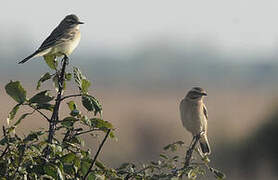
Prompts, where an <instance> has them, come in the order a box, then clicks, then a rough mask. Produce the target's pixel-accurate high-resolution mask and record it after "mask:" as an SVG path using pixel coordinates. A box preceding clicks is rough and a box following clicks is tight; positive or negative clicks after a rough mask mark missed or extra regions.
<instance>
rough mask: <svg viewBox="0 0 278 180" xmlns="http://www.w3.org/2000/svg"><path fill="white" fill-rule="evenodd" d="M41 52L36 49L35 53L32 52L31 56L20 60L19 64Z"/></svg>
mask: <svg viewBox="0 0 278 180" xmlns="http://www.w3.org/2000/svg"><path fill="white" fill-rule="evenodd" d="M38 53H39V52H38V51H36V52H34V53H33V54H31V55H30V56H28V57H27V58H25V59H23V60H22V61H20V62H19V63H18V64H23V63H25V62H26V61H28V60H29V59H31V58H32V57H34V56H35V55H37V54H38Z"/></svg>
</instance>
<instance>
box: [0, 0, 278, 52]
mask: <svg viewBox="0 0 278 180" xmlns="http://www.w3.org/2000/svg"><path fill="white" fill-rule="evenodd" d="M54 4H55V5H54ZM0 10H1V16H0V25H1V27H2V28H1V30H0V31H1V32H2V34H3V35H4V39H5V40H10V39H12V38H13V37H14V36H15V35H17V36H19V37H20V38H22V39H24V40H28V41H29V40H30V47H33V46H39V45H40V44H41V42H42V41H43V40H44V39H45V38H46V37H47V36H48V35H49V33H50V32H51V31H52V29H53V28H54V27H55V26H56V25H57V24H58V23H59V22H60V21H61V20H62V19H63V18H64V16H65V15H67V14H70V13H74V14H77V15H78V16H79V17H80V19H81V20H82V21H84V22H85V24H84V25H83V26H82V27H81V32H82V40H81V43H80V46H83V47H90V46H99V47H102V46H104V47H111V48H113V47H114V48H127V47H130V46H134V45H136V44H137V43H140V42H144V41H147V40H149V39H160V38H162V37H168V38H170V39H171V38H173V39H175V40H179V41H189V42H190V41H201V42H202V41H204V42H209V43H213V45H214V46H215V47H216V48H218V49H220V50H223V51H226V52H229V51H231V52H233V51H238V52H239V53H241V52H249V51H256V52H257V51H262V52H264V51H266V52H267V51H275V49H276V47H277V45H278V20H277V19H278V1H277V0H276V1H275V0H273V1H272V0H266V1H263V0H260V1H256V0H229V1H228V0H207V1H204V0H164V1H163V0H156V1H154V0H137V1H133V0H114V1H107V0H99V1H95V0H90V1H80V0H79V1H78V0H75V1H72V0H59V1H57V0H47V1H38V0H28V1H27V0H26V1H14V0H13V1H12V0H10V1H3V2H2V3H1V7H0ZM19 31H20V32H19ZM28 46H29V45H28ZM33 49H35V48H33ZM33 49H32V50H33Z"/></svg>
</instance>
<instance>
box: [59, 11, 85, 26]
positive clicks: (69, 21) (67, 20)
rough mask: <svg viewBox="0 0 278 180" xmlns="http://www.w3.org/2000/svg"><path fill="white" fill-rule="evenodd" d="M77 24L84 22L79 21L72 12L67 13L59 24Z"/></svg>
mask: <svg viewBox="0 0 278 180" xmlns="http://www.w3.org/2000/svg"><path fill="white" fill-rule="evenodd" d="M79 24H84V22H80V21H79V18H78V17H77V16H76V15H74V14H70V15H67V16H66V17H65V18H64V19H63V20H62V22H61V23H60V25H61V26H64V27H75V26H78V25H79ZM60 25H59V26H60Z"/></svg>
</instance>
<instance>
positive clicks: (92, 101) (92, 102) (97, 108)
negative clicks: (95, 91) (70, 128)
mask: <svg viewBox="0 0 278 180" xmlns="http://www.w3.org/2000/svg"><path fill="white" fill-rule="evenodd" d="M82 105H83V106H84V107H85V108H86V109H87V110H88V111H94V115H97V113H99V114H101V112H102V107H101V104H100V103H99V102H98V100H97V99H96V98H94V97H93V96H91V95H83V96H82Z"/></svg>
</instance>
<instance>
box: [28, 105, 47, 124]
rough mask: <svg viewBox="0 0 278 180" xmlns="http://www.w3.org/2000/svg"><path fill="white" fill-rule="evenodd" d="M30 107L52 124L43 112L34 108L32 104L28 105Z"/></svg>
mask: <svg viewBox="0 0 278 180" xmlns="http://www.w3.org/2000/svg"><path fill="white" fill-rule="evenodd" d="M28 105H29V107H31V108H33V109H34V110H35V111H37V112H38V113H40V114H41V115H42V116H43V117H44V118H45V119H46V120H47V121H48V122H50V119H49V118H48V117H47V116H46V115H45V114H43V112H41V111H40V110H39V109H37V108H36V107H34V106H32V105H31V104H28Z"/></svg>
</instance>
